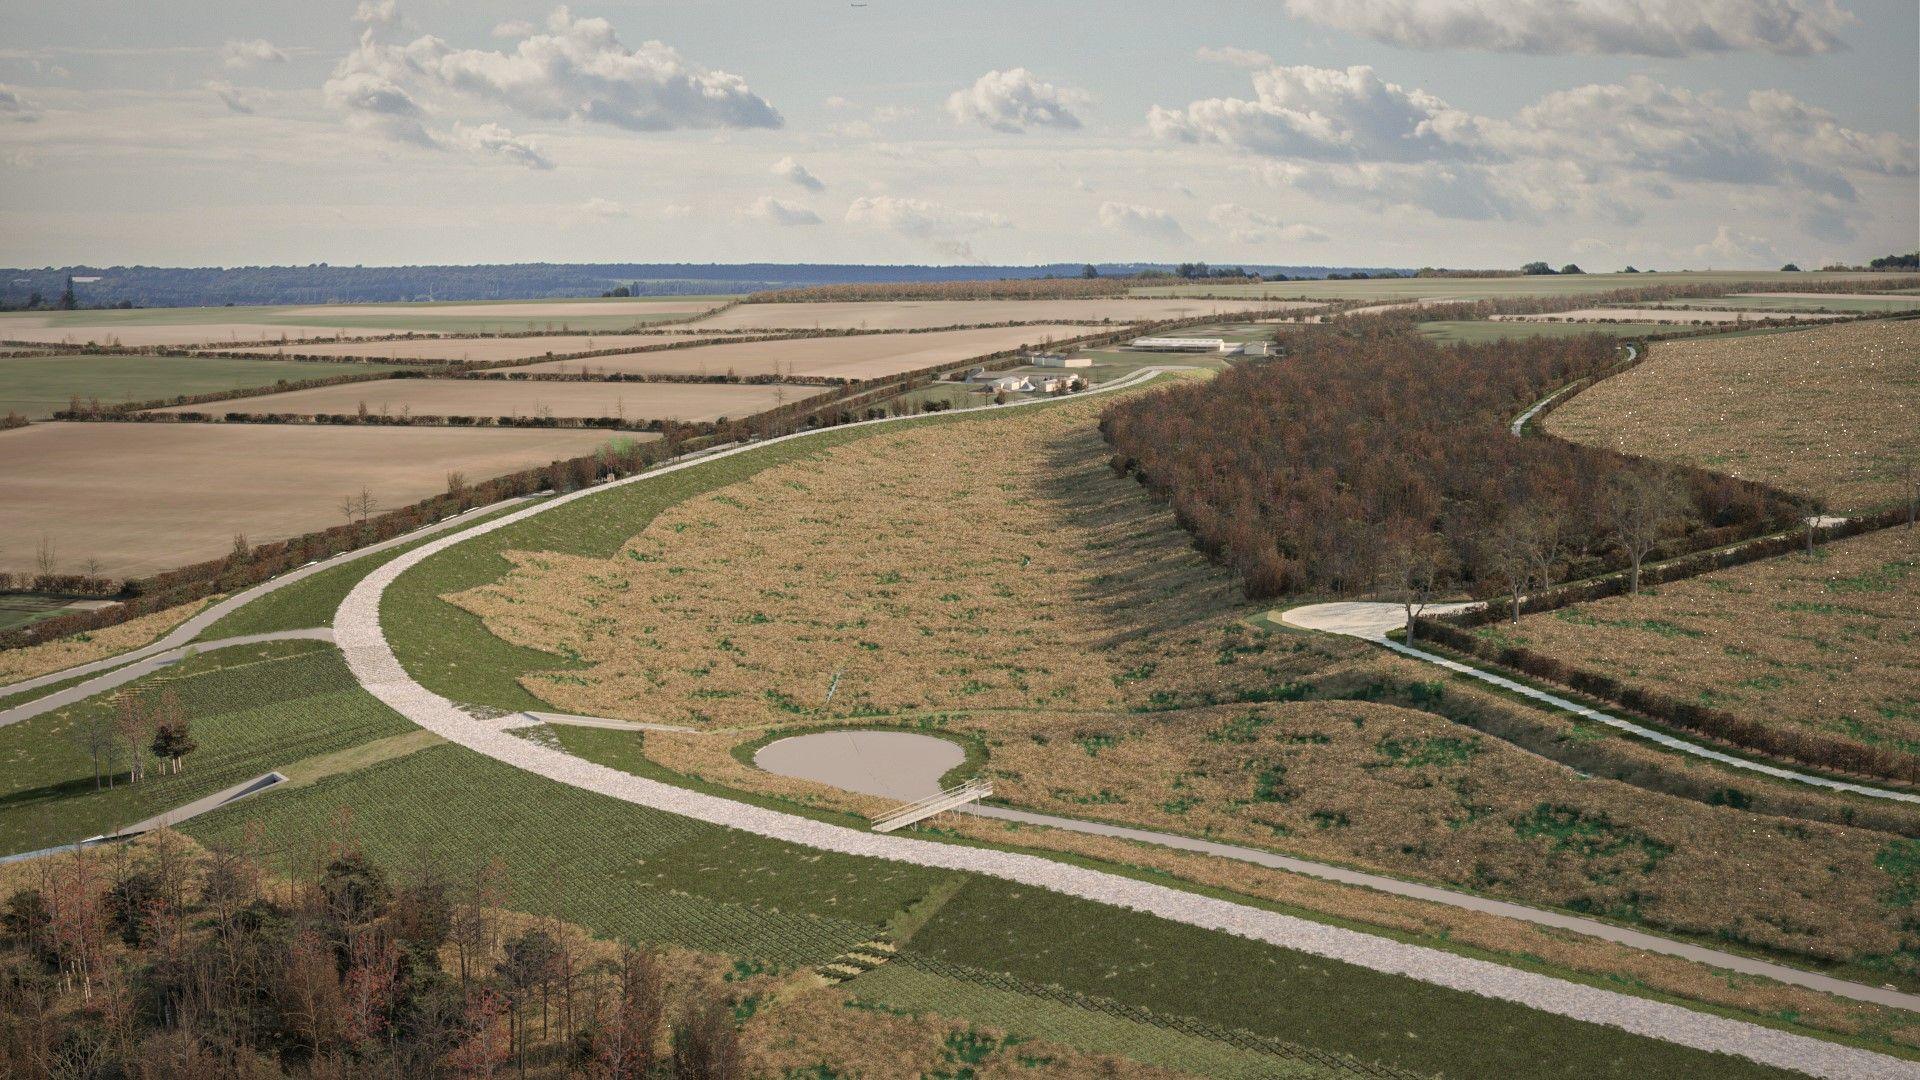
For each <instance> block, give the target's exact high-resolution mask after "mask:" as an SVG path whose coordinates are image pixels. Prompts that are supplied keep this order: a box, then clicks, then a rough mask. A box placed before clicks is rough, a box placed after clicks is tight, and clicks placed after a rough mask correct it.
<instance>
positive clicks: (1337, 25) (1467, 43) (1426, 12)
mask: <svg viewBox="0 0 1920 1080" xmlns="http://www.w3.org/2000/svg"><path fill="white" fill-rule="evenodd" d="M1286 9H1287V13H1288V14H1290V15H1292V16H1293V17H1294V18H1297V19H1303V20H1306V21H1309V22H1312V23H1315V24H1317V25H1320V26H1326V27H1331V28H1333V29H1336V30H1344V31H1347V32H1348V33H1352V34H1357V35H1359V36H1361V37H1365V38H1371V39H1372V40H1374V41H1379V42H1384V43H1385V44H1388V45H1394V46H1398V47H1400V48H1405V49H1424V50H1440V49H1462V50H1477V51H1484V52H1511V53H1533V54H1537V55H1560V54H1568V53H1599V54H1624V55H1635V56H1661V57H1679V56H1690V55H1695V54H1700V53H1729V52H1759V53H1771V54H1773V55H1777V56H1808V55H1813V54H1817V53H1831V52H1838V51H1841V50H1843V49H1845V48H1846V43H1845V42H1844V41H1843V40H1842V39H1841V37H1840V34H1841V32H1842V31H1843V30H1845V29H1848V28H1849V27H1851V26H1852V25H1853V24H1854V23H1855V22H1856V21H1857V20H1856V19H1855V18H1854V17H1853V16H1852V15H1851V14H1850V13H1848V12H1847V11H1845V10H1843V9H1842V8H1840V6H1839V5H1838V4H1836V3H1834V0H1575V2H1568V0H1286Z"/></svg>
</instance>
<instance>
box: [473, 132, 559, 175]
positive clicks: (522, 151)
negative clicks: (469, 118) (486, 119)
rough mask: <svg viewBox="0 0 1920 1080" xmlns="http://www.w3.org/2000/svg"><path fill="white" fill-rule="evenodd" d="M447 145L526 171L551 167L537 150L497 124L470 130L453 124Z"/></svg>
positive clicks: (543, 155)
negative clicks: (507, 162) (501, 161)
mask: <svg viewBox="0 0 1920 1080" xmlns="http://www.w3.org/2000/svg"><path fill="white" fill-rule="evenodd" d="M450 142H451V143H452V145H453V146H456V147H458V148H460V149H463V150H466V151H468V152H470V153H473V154H478V155H481V156H485V157H496V158H499V159H501V160H503V161H511V162H513V163H514V164H515V165H524V166H526V167H527V168H529V169H551V168H553V162H552V161H550V160H548V158H547V156H546V155H545V154H542V153H541V152H540V150H539V148H537V147H535V146H534V145H533V144H532V143H530V142H528V141H527V140H526V139H523V138H521V137H520V136H518V135H515V134H514V133H513V132H511V131H508V130H507V129H506V128H504V127H501V126H500V125H499V124H479V125H477V126H474V127H468V126H466V125H465V124H455V125H454V126H453V137H452V139H451V140H450Z"/></svg>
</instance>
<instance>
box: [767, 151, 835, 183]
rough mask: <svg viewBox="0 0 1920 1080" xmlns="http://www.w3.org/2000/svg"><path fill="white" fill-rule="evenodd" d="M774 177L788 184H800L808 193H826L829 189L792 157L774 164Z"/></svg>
mask: <svg viewBox="0 0 1920 1080" xmlns="http://www.w3.org/2000/svg"><path fill="white" fill-rule="evenodd" d="M773 175H775V176H777V177H779V178H780V179H782V180H785V181H787V182H788V183H791V184H798V185H799V186H801V187H803V188H806V189H807V190H808V191H825V190H826V189H827V185H826V184H824V183H822V182H821V181H820V178H819V177H817V176H815V175H813V172H812V171H811V170H810V169H808V168H807V167H806V166H805V165H802V164H800V163H799V162H797V161H795V160H793V158H791V157H783V158H781V159H780V160H779V161H776V162H774V163H773Z"/></svg>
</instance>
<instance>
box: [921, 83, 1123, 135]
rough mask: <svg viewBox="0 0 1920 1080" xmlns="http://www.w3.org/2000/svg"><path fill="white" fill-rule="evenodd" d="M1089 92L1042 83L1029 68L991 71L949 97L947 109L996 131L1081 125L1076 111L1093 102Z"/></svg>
mask: <svg viewBox="0 0 1920 1080" xmlns="http://www.w3.org/2000/svg"><path fill="white" fill-rule="evenodd" d="M1092 100H1093V99H1092V98H1091V97H1089V96H1088V95H1087V94H1086V92H1085V91H1082V90H1076V89H1074V88H1073V87H1070V86H1055V85H1054V84H1052V83H1049V82H1042V81H1040V80H1039V79H1038V78H1036V77H1035V76H1034V74H1033V73H1032V72H1030V71H1028V70H1027V69H1026V68H1011V69H1009V70H1006V71H989V72H987V73H986V74H985V75H982V76H980V77H979V78H978V79H975V80H974V83H973V85H972V86H970V87H967V88H966V89H964V90H955V91H954V92H953V93H952V94H951V95H950V96H949V97H948V98H947V111H948V112H949V113H952V114H953V118H954V119H955V120H957V121H959V122H960V123H962V124H976V123H977V124H983V125H985V126H987V127H990V128H992V129H993V130H995V131H1005V132H1015V133H1017V132H1022V131H1025V130H1026V129H1027V128H1029V127H1055V128H1077V127H1079V126H1080V117H1079V115H1078V114H1076V113H1075V111H1074V110H1076V109H1079V108H1083V107H1085V106H1086V105H1088V104H1090V103H1091V102H1092Z"/></svg>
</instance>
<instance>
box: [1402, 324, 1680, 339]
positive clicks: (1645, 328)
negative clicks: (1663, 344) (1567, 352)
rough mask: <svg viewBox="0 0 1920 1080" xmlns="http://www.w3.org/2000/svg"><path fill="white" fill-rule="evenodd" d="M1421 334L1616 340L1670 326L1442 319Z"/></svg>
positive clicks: (1664, 330) (1423, 327)
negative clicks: (1605, 336)
mask: <svg viewBox="0 0 1920 1080" xmlns="http://www.w3.org/2000/svg"><path fill="white" fill-rule="evenodd" d="M1415 329H1417V330H1418V331H1419V332H1420V333H1422V334H1425V335H1426V336H1428V337H1430V338H1433V339H1434V340H1435V341H1443V342H1447V343H1453V342H1462V341H1464V342H1470V343H1473V344H1479V343H1480V342H1483V341H1504V340H1508V339H1511V338H1529V337H1580V336H1582V335H1584V334H1612V335H1614V336H1615V337H1640V336H1642V335H1647V334H1662V333H1671V332H1672V331H1673V325H1672V324H1671V323H1657V322H1618V323H1613V322H1607V323H1552V322H1495V321H1493V320H1491V319H1441V320H1436V321H1434V322H1424V323H1421V324H1420V325H1419V326H1418V327H1416V328H1415Z"/></svg>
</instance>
